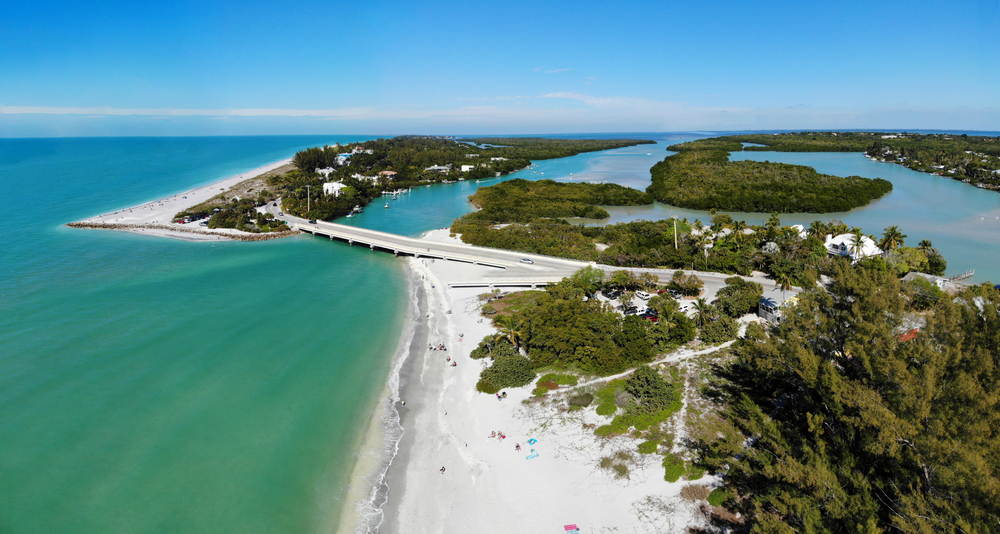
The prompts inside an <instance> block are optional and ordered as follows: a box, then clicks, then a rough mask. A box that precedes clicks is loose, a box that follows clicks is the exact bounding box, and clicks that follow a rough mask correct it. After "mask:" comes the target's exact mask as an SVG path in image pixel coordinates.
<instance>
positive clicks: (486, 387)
mask: <svg viewBox="0 0 1000 534" xmlns="http://www.w3.org/2000/svg"><path fill="white" fill-rule="evenodd" d="M476 391H480V392H482V393H488V394H490V395H493V394H495V393H496V392H498V391H500V388H498V387H496V386H494V385H493V384H491V383H490V382H488V381H486V380H485V379H482V378H480V379H479V382H476Z"/></svg>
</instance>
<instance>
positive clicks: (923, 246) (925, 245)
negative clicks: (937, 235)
mask: <svg viewBox="0 0 1000 534" xmlns="http://www.w3.org/2000/svg"><path fill="white" fill-rule="evenodd" d="M917 248H918V249H920V252H923V253H924V254H926V255H928V256H930V255H931V253H932V252H933V250H934V245H932V244H931V240H930V239H924V240H923V241H921V242H920V244H918V245H917Z"/></svg>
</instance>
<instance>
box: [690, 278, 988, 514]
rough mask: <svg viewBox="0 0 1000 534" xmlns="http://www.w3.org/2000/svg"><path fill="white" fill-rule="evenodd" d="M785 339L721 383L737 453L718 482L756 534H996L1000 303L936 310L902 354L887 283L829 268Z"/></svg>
mask: <svg viewBox="0 0 1000 534" xmlns="http://www.w3.org/2000/svg"><path fill="white" fill-rule="evenodd" d="M831 274H832V277H833V282H832V283H831V284H829V285H828V286H827V287H825V288H807V290H806V291H805V292H804V293H803V294H802V296H801V299H800V303H799V304H798V306H799V307H800V309H801V311H800V312H799V313H794V314H789V315H787V316H786V320H785V321H784V322H783V323H782V325H781V327H780V328H775V329H772V330H771V331H770V333H769V335H767V336H764V337H758V336H753V337H748V338H747V339H746V340H744V342H743V343H742V344H741V345H740V346H739V348H738V349H737V351H736V357H735V359H734V361H733V362H732V363H731V364H730V365H728V366H727V367H726V368H725V370H723V371H722V372H721V373H720V374H721V378H722V379H723V380H721V381H720V382H719V384H720V385H721V387H722V389H721V390H720V393H721V394H722V396H723V400H724V401H725V402H726V404H727V408H726V418H727V419H728V421H729V422H730V423H732V424H733V425H734V426H736V428H738V429H739V431H740V432H741V433H742V435H743V436H746V437H747V438H752V439H749V440H748V441H746V442H745V443H746V447H745V448H743V447H739V446H738V447H735V448H734V447H733V446H732V444H727V443H726V442H723V441H718V442H712V443H701V444H700V445H699V446H698V447H696V448H697V449H698V450H699V452H700V454H701V457H700V462H701V464H702V465H704V466H706V467H708V468H710V469H722V468H723V466H726V469H727V471H726V476H725V478H724V480H725V484H726V486H727V487H728V488H730V489H731V490H733V491H735V492H736V495H737V498H736V499H733V500H730V501H728V506H731V507H732V509H733V510H734V511H738V512H740V513H741V514H742V515H743V517H744V518H745V521H746V524H745V525H744V526H743V528H745V529H746V530H747V531H751V532H764V531H768V532H777V531H782V532H792V531H797V532H882V531H884V532H895V531H899V532H914V533H918V532H955V533H957V532H994V531H997V530H998V528H1000V523H998V518H1000V456H998V455H997V454H996V451H997V450H1000V432H998V430H997V429H998V428H1000V395H997V394H996V387H995V384H996V383H997V381H998V380H1000V366H997V365H995V362H997V361H1000V311H998V308H997V304H998V303H1000V293H998V292H997V291H996V290H994V289H992V288H986V287H975V288H970V289H968V290H965V291H964V292H962V293H961V294H959V295H958V296H957V298H955V299H941V300H940V301H939V302H938V303H937V304H936V305H935V307H934V308H933V313H931V314H927V315H926V318H927V324H926V325H925V327H924V328H922V329H921V330H920V333H919V335H918V336H917V337H916V338H915V339H909V340H901V339H900V338H899V337H898V336H899V334H900V333H901V332H902V331H904V330H905V323H904V321H905V318H906V312H907V310H908V308H907V307H908V305H909V304H908V302H909V301H908V299H907V298H906V296H905V294H904V292H903V291H902V290H901V287H900V283H899V281H898V280H897V279H896V278H895V276H893V275H891V274H889V273H883V272H879V271H873V270H868V269H860V268H856V267H851V266H849V265H846V264H844V263H843V262H838V263H836V264H834V266H833V272H832V273H831Z"/></svg>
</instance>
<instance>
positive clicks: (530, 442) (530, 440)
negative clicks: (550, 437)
mask: <svg viewBox="0 0 1000 534" xmlns="http://www.w3.org/2000/svg"><path fill="white" fill-rule="evenodd" d="M535 443H538V440H537V439H535V438H531V439H529V440H528V445H534V444H535Z"/></svg>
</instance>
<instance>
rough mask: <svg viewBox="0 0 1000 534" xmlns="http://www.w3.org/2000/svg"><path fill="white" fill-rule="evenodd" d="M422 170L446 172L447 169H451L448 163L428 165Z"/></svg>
mask: <svg viewBox="0 0 1000 534" xmlns="http://www.w3.org/2000/svg"><path fill="white" fill-rule="evenodd" d="M424 170H425V171H437V172H439V173H441V174H448V171H450V170H451V164H450V163H449V164H448V165H432V166H430V167H427V168H426V169H424Z"/></svg>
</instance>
